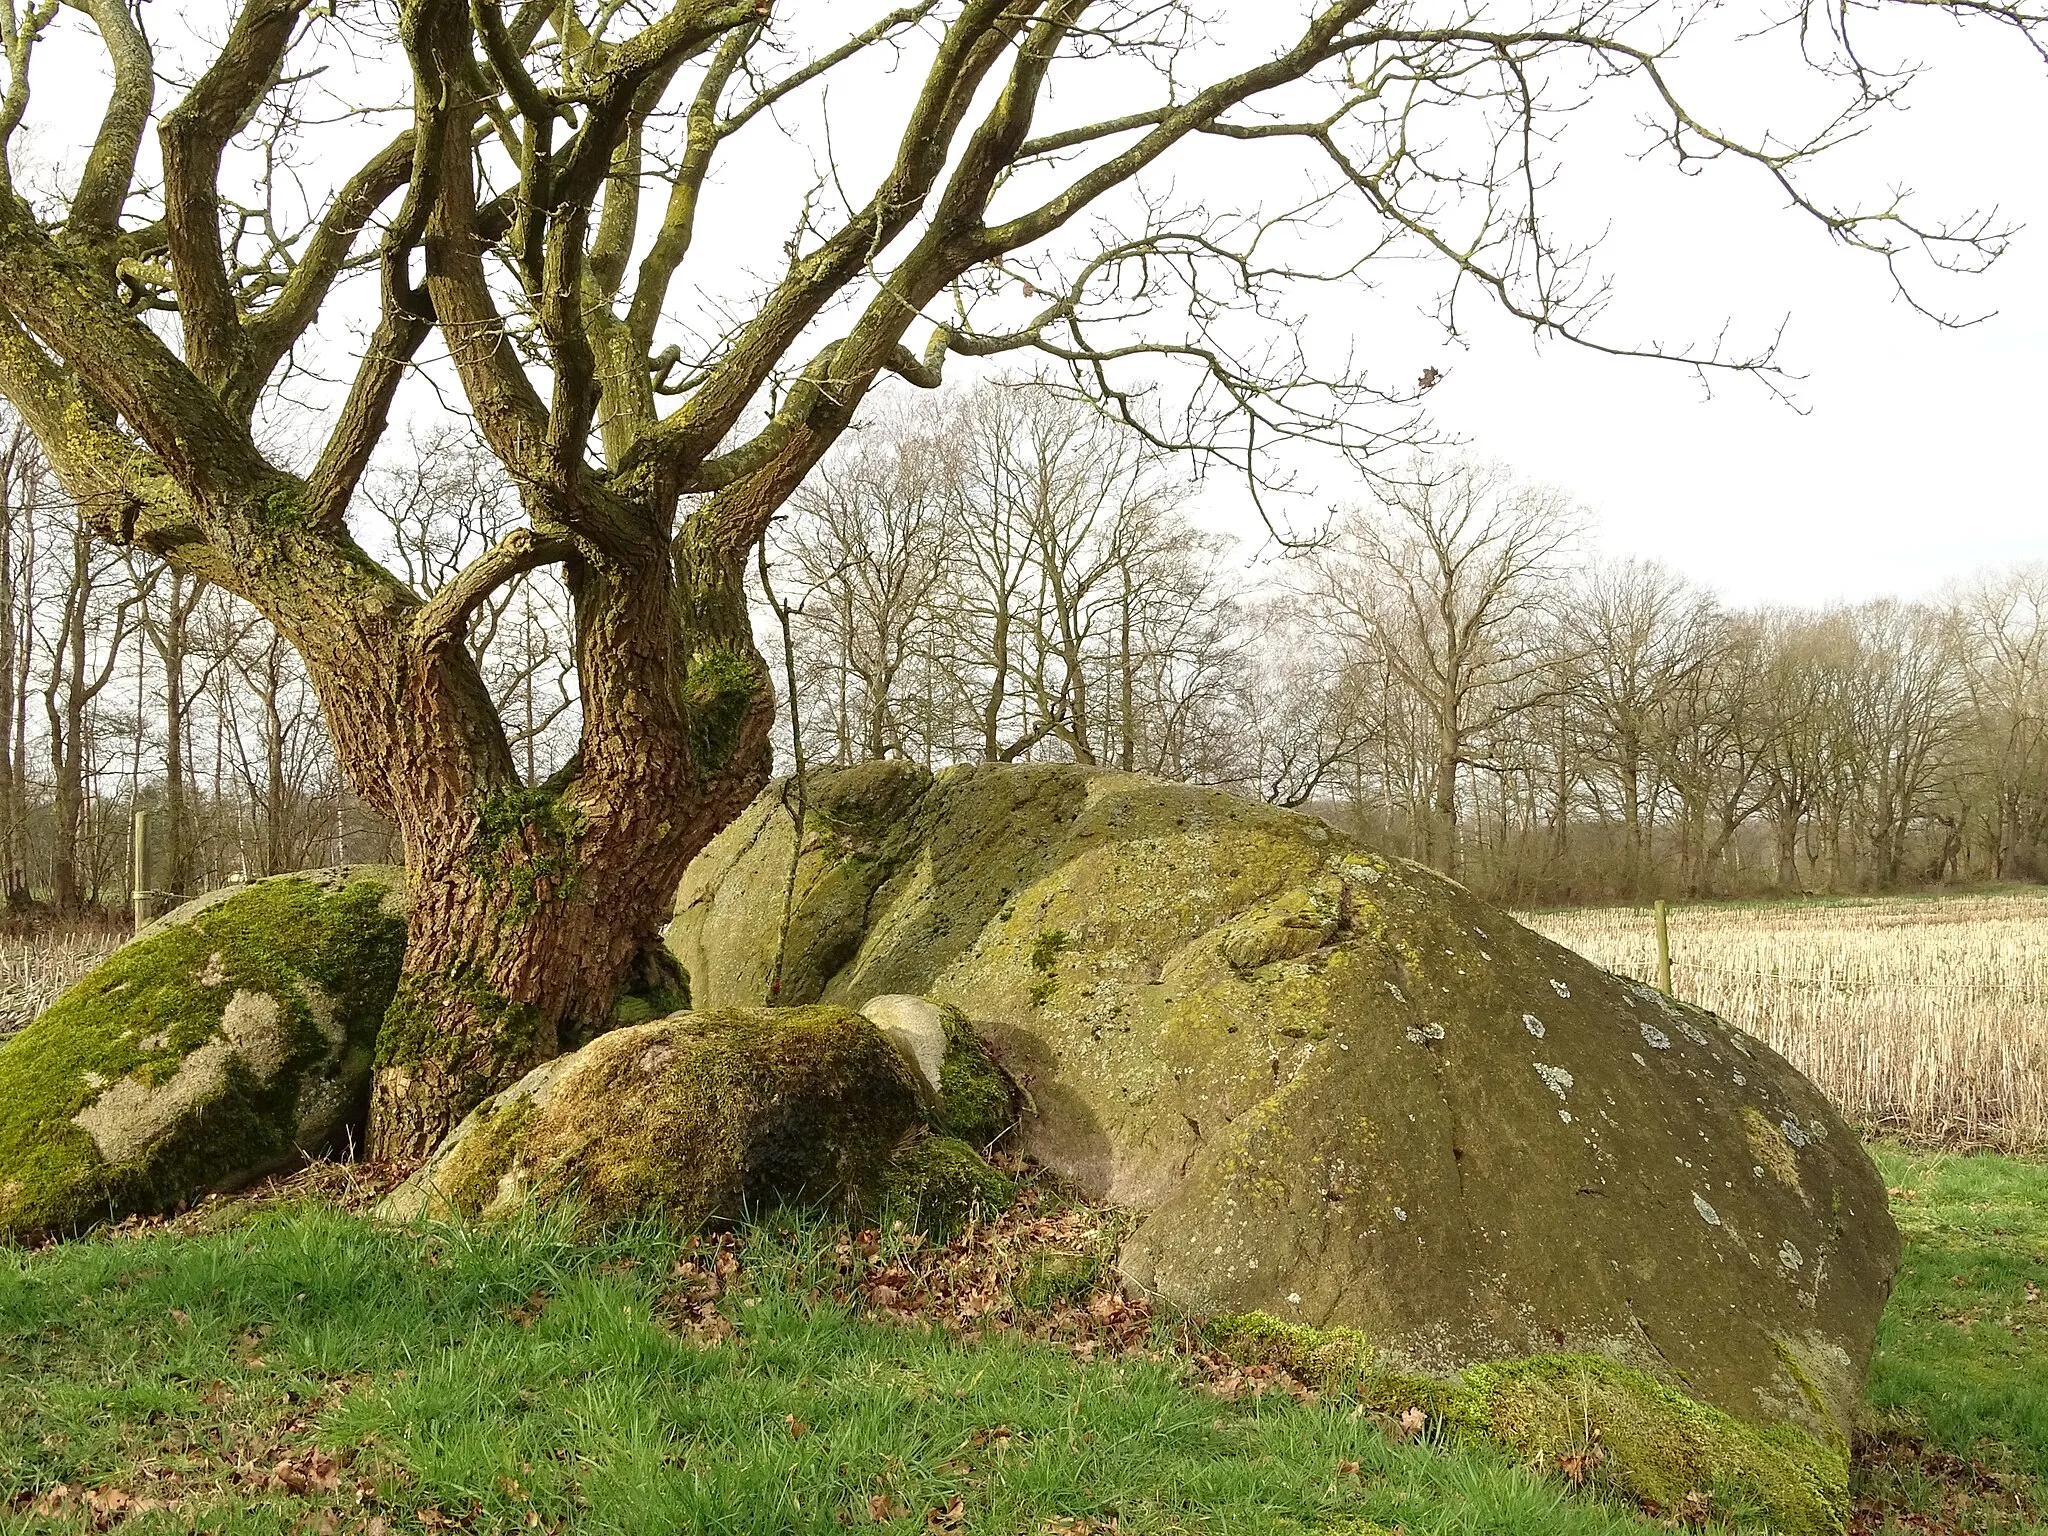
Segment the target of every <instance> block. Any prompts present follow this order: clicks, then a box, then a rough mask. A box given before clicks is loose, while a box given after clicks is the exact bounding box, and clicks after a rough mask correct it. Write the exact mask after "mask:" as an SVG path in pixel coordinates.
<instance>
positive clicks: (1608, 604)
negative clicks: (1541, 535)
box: [1559, 560, 1711, 895]
mask: <svg viewBox="0 0 2048 1536" xmlns="http://www.w3.org/2000/svg"><path fill="white" fill-rule="evenodd" d="M1710 608H1711V602H1710V601H1709V600H1708V599H1707V598H1705V597H1704V596H1703V595H1702V594H1700V593H1697V592H1694V591H1693V590H1691V589H1690V588H1689V587H1688V586H1687V584H1686V583H1685V581H1684V579H1683V578H1681V577H1680V576H1678V575H1677V573H1676V572H1673V571H1670V570H1667V569H1665V568H1664V567H1662V566H1659V565H1655V564H1651V563H1648V562H1645V561H1639V560H1622V561H1613V562H1608V563H1604V564H1601V565H1598V566H1596V567H1594V569H1593V571H1592V572H1591V574H1590V575H1589V576H1588V578H1587V579H1585V580H1583V581H1581V582H1580V583H1579V584H1578V587H1577V590H1576V591H1574V593H1573V594H1572V600H1571V601H1570V602H1569V603H1567V604H1565V605H1563V607H1562V608H1561V610H1560V613H1559V618H1560V621H1561V622H1560V626H1559V631H1560V639H1561V641H1562V647H1563V651H1564V653H1565V656H1566V658H1567V659H1566V660H1565V663H1564V664H1565V665H1566V666H1567V667H1568V669H1569V671H1570V674H1571V677H1570V683H1569V687H1570V691H1571V696H1572V697H1573V698H1574V700H1575V701H1576V703H1577V705H1578V707H1579V709H1580V710H1582V711H1583V712H1584V713H1585V714H1586V715H1587V716H1588V717H1589V722H1588V723H1589V725H1590V727H1591V728H1590V729H1589V730H1587V731H1586V732H1585V733H1584V740H1585V741H1586V742H1587V743H1588V744H1589V745H1590V747H1591V750H1592V753H1593V754H1594V756H1595V757H1596V758H1597V759H1598V760H1599V761H1600V762H1601V763H1602V765H1603V766H1605V767H1606V768H1608V769H1609V770H1610V771H1611V772H1612V774H1613V777H1614V781H1615V784H1616V786H1617V788H1618V790H1619V792H1620V793H1619V800H1620V810H1621V817H1622V826H1623V828H1624V837H1625V853H1624V857H1625V859H1626V861H1627V868H1628V870H1629V874H1628V877H1627V878H1628V888H1629V894H1630V895H1640V894H1641V892H1642V888H1643V886H1642V882H1643V878H1644V875H1645V874H1646V865H1647V862H1648V849H1647V847H1646V838H1647V829H1648V827H1649V826H1650V824H1651V822H1652V819H1653V817H1652V814H1651V811H1652V808H1651V807H1650V806H1649V805H1648V804H1647V803H1646V793H1645V783H1644V778H1645V775H1646V774H1652V773H1655V772H1657V771H1658V769H1659V767H1660V763H1659V754H1658V753H1657V750H1656V748H1657V739H1656V738H1657V726H1658V722H1659V718H1660V716H1662V715H1664V714H1665V713H1666V712H1667V711H1668V710H1669V708H1670V707H1671V704H1672V702H1673V700H1674V699H1675V698H1676V697H1677V696H1678V695H1679V693H1680V692H1681V690H1683V689H1685V687H1686V686H1687V684H1688V683H1689V682H1690V681H1691V678H1692V676H1693V674H1694V673H1695V672H1697V671H1698V669H1699V668H1700V667H1701V666H1703V665H1705V664H1706V662H1707V660H1708V652H1707V650H1706V649H1705V647H1704V646H1703V645H1702V644H1701V643H1700V641H1701V639H1702V636H1703V634H1704V633H1706V632H1707V631H1709V630H1710V629H1711V619H1710V616H1709V614H1708V613H1707V612H1705V611H1703V610H1707V609H1710Z"/></svg>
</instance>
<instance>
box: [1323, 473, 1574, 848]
mask: <svg viewBox="0 0 2048 1536" xmlns="http://www.w3.org/2000/svg"><path fill="white" fill-rule="evenodd" d="M1578 531H1579V514H1578V513H1577V511H1576V509H1574V508H1573V507H1572V505H1571V504H1570V503H1569V502H1568V501H1567V500H1566V499H1564V497H1563V496H1562V495H1560V494H1559V493H1558V492H1555V491H1551V490H1548V489H1543V488H1539V487H1534V486H1528V485H1521V484H1517V483H1516V482H1515V481H1514V480H1513V479H1512V478H1511V477H1510V476H1509V475H1508V473H1507V472H1506V471H1505V470H1504V469H1502V468H1500V467H1498V466H1494V465H1483V464H1477V463H1472V462H1457V463H1452V464H1449V465H1442V466H1439V465H1432V464H1430V463H1428V462H1426V461H1421V460H1418V461H1417V462H1416V463H1415V465H1414V474H1413V475H1412V477H1410V478H1406V479H1404V480H1400V481H1390V482H1388V483H1387V484H1386V485H1385V487H1384V488H1383V489H1382V490H1381V491H1380V500H1379V501H1378V503H1377V504H1376V505H1374V506H1371V507H1366V508H1361V509H1359V510H1357V511H1355V512H1353V513H1352V514H1351V515H1350V516H1349V517H1348V519H1347V520H1346V521H1345V523H1344V524H1343V526H1342V527H1341V528H1340V529H1339V531H1338V534H1337V537H1336V540H1335V542H1334V544H1333V546H1332V549H1331V550H1330V552H1328V553H1326V554H1321V555H1318V556H1317V557H1316V558H1315V560H1314V562H1313V570H1314V583H1315V591H1316V593H1317V595H1318V596H1319V597H1320V599H1321V601H1322V603H1323V606H1324V610H1325V612H1326V613H1327V614H1328V615H1329V616H1330V619H1331V622H1333V623H1335V624H1340V625H1343V626H1344V627H1345V628H1346V629H1347V630H1348V631H1349V632H1350V633H1351V634H1352V635H1354V636H1355V637H1356V638H1357V639H1358V640H1359V641H1361V642H1362V643H1363V644H1364V645H1365V646H1367V647H1368V648H1369V649H1370V650H1371V651H1372V653H1374V654H1375V655H1377V656H1379V657H1380V658H1382V659H1383V660H1384V661H1385V663H1386V665H1387V667H1388V668H1389V669H1390V670H1391V672H1392V673H1393V675H1394V676H1396V677H1398V678H1399V679H1400V681H1401V683H1402V684H1403V686H1404V687H1406V688H1407V690H1408V691H1409V692H1410V693H1411V694H1412V695H1413V696H1414V697H1415V699H1416V701H1417V703H1418V704H1419V705H1420V707H1421V709H1422V710H1423V712H1424V713H1425V715H1426V716H1427V719H1428V721H1429V728H1430V734H1431V743H1430V756H1429V762H1428V793H1429V800H1428V820H1427V822H1426V824H1425V838H1424V841H1423V842H1422V845H1421V850H1422V851H1421V857H1423V858H1425V859H1428V860H1429V861H1430V862H1432V863H1434V864H1436V865H1437V866H1438V867H1439V868H1441V869H1445V870H1449V871H1451V872H1453V873H1455V872H1456V870H1457V867H1458V854H1459V849H1458V777H1459V773H1460V772H1461V770H1463V769H1464V768H1466V767H1467V766H1468V765H1470V764H1472V763H1473V762H1474V761H1476V759H1475V756H1474V749H1475V745H1476V744H1477V743H1478V742H1480V741H1481V740H1483V739H1484V738H1486V737H1487V736H1490V735H1494V734H1497V733H1499V732H1501V731H1502V729H1503V727H1504V725H1505V723H1506V721H1507V718H1508V717H1509V716H1510V715H1512V714H1514V713H1517V712H1519V711H1521V710H1524V709H1527V708H1529V707H1530V706H1531V704H1532V703H1534V702H1535V696H1534V695H1533V694H1532V693H1531V692H1530V690H1529V688H1528V686H1527V685H1528V684H1530V683H1531V682H1533V681H1535V680H1536V679H1538V678H1540V677H1541V676H1542V674H1543V671H1544V669H1545V667H1546V664H1547V661H1548V657H1547V654H1546V651H1545V646H1544V637H1543V635H1542V633H1541V630H1540V629H1539V628H1538V627H1537V626H1535V625H1532V624H1531V623H1530V615H1531V612H1532V610H1534V609H1535V608H1536V607H1538V606H1539V595H1540V591H1541V588H1542V584H1543V581H1544V579H1545V578H1546V577H1550V576H1554V575H1555V574H1557V572H1558V570H1559V566H1560V557H1561V555H1562V553H1563V551H1564V550H1565V549H1566V548H1567V546H1568V545H1569V544H1570V543H1571V541H1572V540H1573V539H1574V538H1575V537H1576V536H1577V534H1578Z"/></svg>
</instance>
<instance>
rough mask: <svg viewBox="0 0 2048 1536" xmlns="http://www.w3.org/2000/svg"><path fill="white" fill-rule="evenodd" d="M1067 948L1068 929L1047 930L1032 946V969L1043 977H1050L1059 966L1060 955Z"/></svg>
mask: <svg viewBox="0 0 2048 1536" xmlns="http://www.w3.org/2000/svg"><path fill="white" fill-rule="evenodd" d="M1066 947H1067V931H1066V929H1064V928H1048V929H1046V930H1045V932H1043V933H1041V934H1040V935H1039V936H1038V938H1037V939H1036V940H1035V941H1034V942H1033V943H1032V945H1031V969H1033V970H1034V971H1036V972H1038V973H1039V975H1041V976H1050V975H1051V974H1052V972H1053V968H1054V967H1055V966H1057V965H1058V964H1059V959H1060V955H1061V953H1062V952H1063V951H1064V950H1065V949H1066Z"/></svg>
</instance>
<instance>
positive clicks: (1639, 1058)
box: [1629, 1051, 1649, 1067]
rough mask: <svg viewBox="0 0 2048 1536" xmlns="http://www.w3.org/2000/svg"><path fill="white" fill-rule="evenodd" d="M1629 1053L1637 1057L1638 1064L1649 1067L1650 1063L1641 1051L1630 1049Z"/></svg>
mask: <svg viewBox="0 0 2048 1536" xmlns="http://www.w3.org/2000/svg"><path fill="white" fill-rule="evenodd" d="M1629 1055H1631V1056H1633V1057H1635V1059H1636V1065H1637V1066H1639V1067H1647V1066H1648V1065H1649V1063H1648V1062H1647V1061H1645V1060H1643V1053H1642V1052H1641V1051H1630V1052H1629Z"/></svg>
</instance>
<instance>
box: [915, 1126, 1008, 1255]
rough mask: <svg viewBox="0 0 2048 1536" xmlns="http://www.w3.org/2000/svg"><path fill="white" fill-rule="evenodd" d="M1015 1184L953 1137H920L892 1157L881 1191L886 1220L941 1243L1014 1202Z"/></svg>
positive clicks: (965, 1144) (964, 1143)
mask: <svg viewBox="0 0 2048 1536" xmlns="http://www.w3.org/2000/svg"><path fill="white" fill-rule="evenodd" d="M1016 1194H1017V1186H1016V1184H1015V1183H1014V1182H1013V1181H1012V1180H1011V1179H1010V1178H1008V1177H1007V1176H1006V1175H1004V1174H1003V1173H1001V1172H1000V1171H998V1170H997V1169H995V1168H992V1167H990V1166H989V1164H988V1163H987V1162H986V1161H984V1160H983V1158H982V1156H981V1154H980V1153H978V1152H976V1151H975V1150H974V1148H973V1147H971V1146H969V1145H968V1144H967V1143H966V1142H964V1141H961V1140H960V1139H959V1138H958V1137H955V1136H920V1137H918V1138H917V1139H916V1140H915V1141H913V1142H912V1143H911V1144H910V1145H909V1146H907V1147H905V1148H904V1149H903V1150H902V1151H901V1152H899V1153H898V1154H897V1155H896V1159H895V1161H894V1162H893V1163H892V1164H891V1165H890V1168H889V1175H888V1180H887V1182H886V1184H885V1186H884V1188H883V1195H882V1214H883V1217H884V1219H885V1220H901V1221H904V1222H906V1223H907V1224H908V1225H909V1226H910V1227H911V1229H912V1230H913V1231H918V1232H925V1233H928V1234H930V1235H931V1236H932V1237H935V1238H938V1239H940V1240H942V1241H943V1240H945V1239H948V1238H951V1237H953V1236H954V1235H956V1234H957V1233H959V1232H960V1231H961V1230H962V1229H964V1228H965V1227H966V1226H967V1225H968V1223H969V1222H971V1221H975V1220H985V1219H986V1218H988V1217H990V1216H992V1215H994V1214H995V1213H996V1212H998V1211H1000V1210H1003V1209H1004V1208H1005V1207H1007V1206H1008V1205H1009V1203H1010V1202H1011V1201H1012V1200H1013V1199H1015V1198H1016Z"/></svg>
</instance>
